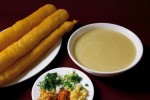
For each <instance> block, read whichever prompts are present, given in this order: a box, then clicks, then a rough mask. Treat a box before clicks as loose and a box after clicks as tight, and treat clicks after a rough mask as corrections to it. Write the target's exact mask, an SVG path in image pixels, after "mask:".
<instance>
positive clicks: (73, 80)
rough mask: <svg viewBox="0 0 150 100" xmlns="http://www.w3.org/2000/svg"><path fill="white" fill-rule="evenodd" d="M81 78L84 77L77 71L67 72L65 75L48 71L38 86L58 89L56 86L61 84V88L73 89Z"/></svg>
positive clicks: (45, 88)
mask: <svg viewBox="0 0 150 100" xmlns="http://www.w3.org/2000/svg"><path fill="white" fill-rule="evenodd" d="M81 80H82V78H81V77H80V76H79V75H78V74H77V73H75V72H73V73H70V74H66V75H65V76H64V77H61V76H59V75H58V74H57V73H48V74H47V75H46V76H45V78H44V80H43V81H42V82H39V84H38V86H39V87H40V88H41V89H44V90H53V89H54V90H56V87H57V86H60V85H61V88H66V89H69V90H73V89H74V88H75V86H76V84H78V83H80V81H81Z"/></svg>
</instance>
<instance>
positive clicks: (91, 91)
mask: <svg viewBox="0 0 150 100" xmlns="http://www.w3.org/2000/svg"><path fill="white" fill-rule="evenodd" d="M73 71H75V72H76V73H77V74H78V75H79V76H80V77H82V81H81V84H82V85H83V86H84V87H85V84H88V86H87V87H85V88H86V89H87V90H88V93H89V95H88V97H87V100H93V97H94V87H93V84H92V82H91V80H90V79H89V78H88V76H87V75H86V74H84V73H83V72H81V71H79V70H77V69H74V68H69V67H61V68H55V69H52V70H49V71H47V72H45V73H44V74H42V75H41V76H40V77H39V78H38V79H37V80H36V81H35V83H34V85H33V88H32V100H37V98H38V97H39V95H40V93H39V90H40V88H39V87H38V86H37V85H38V84H39V82H40V81H43V80H44V77H45V75H46V74H48V73H54V72H56V73H58V75H61V76H63V75H65V74H68V72H73Z"/></svg>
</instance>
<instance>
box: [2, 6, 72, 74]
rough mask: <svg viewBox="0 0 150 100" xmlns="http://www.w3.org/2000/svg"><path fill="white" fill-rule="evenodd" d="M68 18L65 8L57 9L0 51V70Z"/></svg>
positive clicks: (26, 51)
mask: <svg viewBox="0 0 150 100" xmlns="http://www.w3.org/2000/svg"><path fill="white" fill-rule="evenodd" d="M68 18H69V14H68V12H67V11H66V10H65V9H59V10H57V11H55V12H54V13H53V14H51V15H50V16H48V17H47V18H46V19H45V20H44V21H42V22H41V23H40V24H39V25H38V26H36V27H35V28H33V29H32V30H31V31H30V32H28V33H27V34H26V35H24V36H23V37H22V38H21V39H19V40H18V41H16V42H15V43H13V44H12V45H10V46H8V47H7V48H6V49H4V50H3V51H1V52H0V72H2V71H4V70H6V69H7V68H8V67H9V66H10V65H12V64H13V63H14V62H15V61H16V60H17V59H19V58H20V57H21V56H24V55H25V54H26V53H28V52H29V51H30V50H31V49H33V48H34V47H35V46H36V45H37V44H38V43H39V42H40V41H41V40H42V39H43V38H45V37H46V36H47V35H49V33H51V32H52V31H53V30H54V29H55V28H57V27H58V26H59V25H60V24H62V23H64V22H65V21H66V20H67V19H68Z"/></svg>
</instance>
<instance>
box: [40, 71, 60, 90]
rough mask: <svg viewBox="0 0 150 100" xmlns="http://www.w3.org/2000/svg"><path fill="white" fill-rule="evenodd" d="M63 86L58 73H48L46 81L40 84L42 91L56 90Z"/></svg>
mask: <svg viewBox="0 0 150 100" xmlns="http://www.w3.org/2000/svg"><path fill="white" fill-rule="evenodd" d="M60 84H61V78H60V77H59V76H58V74H57V73H48V74H47V75H46V76H45V78H44V80H43V81H42V82H40V83H39V84H38V86H39V87H40V88H41V89H44V90H53V89H54V90H55V89H56V87H57V86H58V85H60Z"/></svg>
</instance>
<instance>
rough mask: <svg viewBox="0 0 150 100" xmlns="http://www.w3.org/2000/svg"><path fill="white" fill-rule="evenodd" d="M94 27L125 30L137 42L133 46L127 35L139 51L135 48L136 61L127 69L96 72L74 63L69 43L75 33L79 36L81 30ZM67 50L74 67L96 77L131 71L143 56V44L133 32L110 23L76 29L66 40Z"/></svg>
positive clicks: (76, 62) (92, 24)
mask: <svg viewBox="0 0 150 100" xmlns="http://www.w3.org/2000/svg"><path fill="white" fill-rule="evenodd" d="M95 25H96V28H98V27H101V26H103V25H104V26H105V25H106V26H113V28H114V27H116V28H117V29H120V28H122V29H124V30H126V31H127V32H129V33H130V35H132V37H133V38H135V39H136V42H138V43H136V44H135V42H134V41H135V40H134V41H133V40H131V39H130V38H129V37H128V35H129V34H127V37H128V38H129V39H130V40H131V41H132V42H133V43H134V45H135V46H137V45H138V46H139V49H140V50H139V49H138V48H136V51H137V49H138V51H139V52H138V57H135V59H136V61H135V59H134V61H133V62H132V63H131V64H130V65H129V66H127V67H125V68H123V69H119V70H116V71H96V70H92V69H90V68H87V67H85V66H84V65H82V64H80V63H79V62H78V61H76V59H75V58H74V57H73V55H72V53H71V51H70V43H71V40H72V38H74V36H75V34H76V33H78V34H79V33H80V32H79V31H81V30H83V29H84V28H87V27H92V26H95ZM127 32H125V33H127ZM119 33H121V34H123V35H124V33H122V32H119ZM67 50H68V54H69V56H70V58H71V59H72V60H73V62H74V63H75V64H76V65H78V66H79V67H81V68H82V69H83V70H85V71H87V72H89V73H91V74H96V75H97V74H102V75H103V74H106V75H108V74H116V73H121V72H124V71H127V70H129V69H131V68H132V67H134V66H135V65H136V64H137V63H138V62H139V61H140V59H141V58H142V55H143V44H142V42H141V40H140V39H139V37H138V36H137V35H136V34H135V33H134V32H132V31H131V30H129V29H128V28H126V27H123V26H120V25H117V24H112V23H91V24H87V25H84V26H82V27H80V28H79V29H77V30H76V31H74V32H73V34H72V35H71V36H70V38H69V40H68V44H67ZM136 56H137V54H136Z"/></svg>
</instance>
